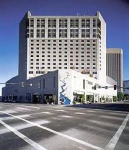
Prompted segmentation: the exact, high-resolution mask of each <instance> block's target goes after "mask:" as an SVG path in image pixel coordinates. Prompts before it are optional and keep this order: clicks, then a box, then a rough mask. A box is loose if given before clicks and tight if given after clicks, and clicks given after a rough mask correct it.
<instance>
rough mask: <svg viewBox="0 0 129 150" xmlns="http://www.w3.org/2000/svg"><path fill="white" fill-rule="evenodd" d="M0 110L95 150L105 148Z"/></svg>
mask: <svg viewBox="0 0 129 150" xmlns="http://www.w3.org/2000/svg"><path fill="white" fill-rule="evenodd" d="M0 112H1V113H4V114H8V115H10V116H12V117H14V118H17V119H20V120H23V121H25V122H27V123H29V124H32V125H34V126H37V127H39V128H41V129H43V130H46V131H49V132H51V133H54V134H56V135H59V136H61V137H64V138H67V139H69V140H71V141H74V142H77V143H79V144H82V145H85V146H87V147H90V148H93V149H95V150H103V149H102V148H100V147H98V146H96V145H93V144H90V143H88V142H85V141H82V140H79V139H77V138H74V137H71V136H69V135H66V134H63V133H60V132H58V131H55V130H52V129H50V128H48V127H45V126H41V125H39V124H37V123H34V122H31V121H29V120H26V119H23V118H20V117H17V116H15V115H12V114H9V113H5V112H4V111H0Z"/></svg>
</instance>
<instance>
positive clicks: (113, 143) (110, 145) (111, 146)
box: [104, 114, 129, 150]
mask: <svg viewBox="0 0 129 150" xmlns="http://www.w3.org/2000/svg"><path fill="white" fill-rule="evenodd" d="M128 120H129V114H128V115H127V116H126V118H125V119H124V121H123V123H122V124H121V126H120V127H119V129H118V130H117V132H116V133H115V135H114V136H113V138H112V139H111V140H110V141H109V143H108V144H107V146H106V147H105V149H104V150H114V148H115V146H116V144H117V142H118V140H119V138H120V136H121V134H122V132H123V130H124V128H125V127H126V124H127V122H128Z"/></svg>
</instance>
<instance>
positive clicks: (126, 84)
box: [123, 80, 129, 94]
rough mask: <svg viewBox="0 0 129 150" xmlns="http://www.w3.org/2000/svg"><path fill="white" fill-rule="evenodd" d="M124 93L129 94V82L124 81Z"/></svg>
mask: <svg viewBox="0 0 129 150" xmlns="http://www.w3.org/2000/svg"><path fill="white" fill-rule="evenodd" d="M123 93H124V94H129V80H124V81H123Z"/></svg>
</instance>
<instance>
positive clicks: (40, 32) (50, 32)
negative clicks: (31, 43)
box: [27, 29, 101, 38]
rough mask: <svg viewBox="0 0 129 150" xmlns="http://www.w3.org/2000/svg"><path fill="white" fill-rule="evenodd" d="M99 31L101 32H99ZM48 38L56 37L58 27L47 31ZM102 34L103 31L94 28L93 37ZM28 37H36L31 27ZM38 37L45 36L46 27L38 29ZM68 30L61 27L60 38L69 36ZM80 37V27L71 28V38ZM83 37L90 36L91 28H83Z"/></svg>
mask: <svg viewBox="0 0 129 150" xmlns="http://www.w3.org/2000/svg"><path fill="white" fill-rule="evenodd" d="M97 31H99V32H97ZM47 36H48V38H56V36H57V32H56V29H48V33H47ZM100 36H101V31H100V30H96V29H93V33H92V37H93V38H98V37H100ZM27 37H29V38H33V37H34V30H33V29H30V30H27ZM36 37H37V38H45V29H41V30H40V29H38V30H37V31H36ZM67 37H68V31H67V29H59V38H67ZM78 37H79V29H70V38H78ZM81 37H82V38H90V29H82V30H81Z"/></svg>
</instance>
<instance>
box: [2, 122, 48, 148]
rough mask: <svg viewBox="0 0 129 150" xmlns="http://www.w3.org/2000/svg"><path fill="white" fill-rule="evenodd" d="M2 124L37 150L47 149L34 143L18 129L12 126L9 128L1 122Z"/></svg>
mask: <svg viewBox="0 0 129 150" xmlns="http://www.w3.org/2000/svg"><path fill="white" fill-rule="evenodd" d="M0 123H1V124H2V125H3V126H5V127H6V128H7V129H9V130H11V131H12V132H13V133H14V134H16V135H17V136H19V137H20V138H21V139H23V140H24V141H26V142H27V143H28V144H30V145H31V146H33V147H34V148H35V149H37V150H46V148H44V147H42V146H41V145H39V144H38V143H36V142H34V141H32V140H31V139H29V138H28V137H27V136H25V135H24V134H22V133H20V132H19V131H17V130H16V129H14V128H12V127H11V126H9V125H8V124H6V123H5V122H3V121H2V120H0Z"/></svg>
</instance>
